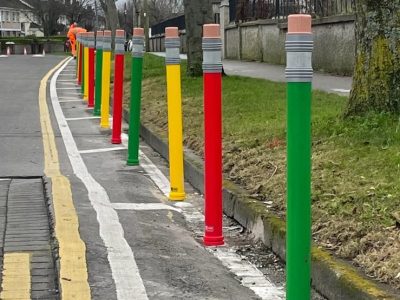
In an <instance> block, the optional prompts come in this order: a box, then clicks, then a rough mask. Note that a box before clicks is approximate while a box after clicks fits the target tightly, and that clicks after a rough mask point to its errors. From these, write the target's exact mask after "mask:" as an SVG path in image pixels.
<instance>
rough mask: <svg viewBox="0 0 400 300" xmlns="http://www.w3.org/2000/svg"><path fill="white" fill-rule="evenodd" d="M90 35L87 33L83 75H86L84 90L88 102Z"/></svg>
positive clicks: (84, 96)
mask: <svg viewBox="0 0 400 300" xmlns="http://www.w3.org/2000/svg"><path fill="white" fill-rule="evenodd" d="M88 36H89V33H87V32H85V48H83V55H84V58H83V74H84V77H83V79H84V81H85V82H84V85H85V86H84V88H83V99H85V100H86V101H87V100H88V99H89V45H88Z"/></svg>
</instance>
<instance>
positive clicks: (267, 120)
mask: <svg viewBox="0 0 400 300" xmlns="http://www.w3.org/2000/svg"><path fill="white" fill-rule="evenodd" d="M130 63H131V62H130V57H129V56H127V59H126V69H125V72H126V73H125V80H126V81H128V82H129V80H130ZM185 68H186V64H185V62H183V63H182V96H183V99H182V102H183V115H184V143H185V145H186V146H187V147H189V148H191V149H192V150H194V151H195V152H196V153H197V154H199V155H202V151H203V102H202V101H203V98H202V97H203V96H202V78H190V77H187V76H186V75H185ZM125 88H126V91H125V95H127V96H128V95H129V94H130V93H129V88H130V87H129V84H126V85H125ZM346 101H347V99H346V98H345V97H340V96H337V95H335V94H327V93H324V92H319V91H314V92H313V100H312V130H313V157H312V162H313V174H312V211H313V239H314V241H315V242H316V243H317V244H318V245H320V246H322V247H324V248H325V249H328V250H331V251H332V252H333V253H335V254H336V255H337V256H338V257H341V258H345V259H349V260H352V261H353V263H354V264H355V265H356V266H359V267H361V268H362V269H363V270H364V271H365V272H366V273H367V274H368V275H370V276H373V277H375V278H377V279H378V280H380V281H382V282H385V283H390V284H391V285H393V286H394V287H396V288H400V251H399V249H400V208H399V207H400V190H399V187H400V176H399V175H400V150H399V149H400V133H399V129H400V120H399V118H398V117H395V116H392V115H388V114H370V115H367V116H365V117H356V118H352V119H346V120H344V119H342V117H341V114H342V111H343V109H344V106H345V104H346ZM125 105H126V107H127V106H128V105H129V97H126V99H125ZM141 118H142V122H143V123H144V124H151V125H153V127H155V128H157V131H158V132H157V133H158V134H159V135H161V136H164V137H166V136H167V126H168V124H167V103H166V87H165V67H164V59H163V58H159V57H155V56H153V55H151V54H147V55H146V56H145V58H144V70H143V95H142V114H141ZM285 130H286V85H285V84H284V83H275V82H270V81H266V80H262V79H252V78H247V77H237V76H228V77H224V79H223V132H224V134H223V136H224V137H223V147H224V153H223V160H224V173H225V177H226V178H229V179H230V180H232V181H234V182H235V183H238V184H240V185H241V186H242V187H244V188H245V189H246V190H247V191H248V192H249V194H250V195H251V196H252V197H254V198H255V199H258V200H259V201H261V202H262V203H264V205H265V209H266V210H269V211H273V212H274V213H276V214H278V215H280V216H281V217H282V218H285V200H286V199H285V195H286V160H285V156H286V145H285V143H286V140H285V138H286V132H285Z"/></svg>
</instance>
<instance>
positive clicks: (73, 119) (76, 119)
mask: <svg viewBox="0 0 400 300" xmlns="http://www.w3.org/2000/svg"><path fill="white" fill-rule="evenodd" d="M91 119H100V117H94V116H93V117H80V118H65V120H66V121H80V120H91Z"/></svg>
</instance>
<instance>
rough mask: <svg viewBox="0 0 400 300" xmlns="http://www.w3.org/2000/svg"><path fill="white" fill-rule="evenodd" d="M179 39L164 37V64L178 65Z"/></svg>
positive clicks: (179, 60)
mask: <svg viewBox="0 0 400 300" xmlns="http://www.w3.org/2000/svg"><path fill="white" fill-rule="evenodd" d="M180 46H181V40H180V39H179V38H166V39H165V64H166V65H179V64H180V62H181V59H180V57H179V54H180V53H179V48H180Z"/></svg>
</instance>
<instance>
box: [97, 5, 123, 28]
mask: <svg viewBox="0 0 400 300" xmlns="http://www.w3.org/2000/svg"><path fill="white" fill-rule="evenodd" d="M99 1H100V5H101V8H102V9H103V11H104V14H105V17H106V26H107V28H110V29H111V31H112V32H113V33H115V30H116V29H117V28H119V20H118V12H117V7H116V6H115V0H99Z"/></svg>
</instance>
